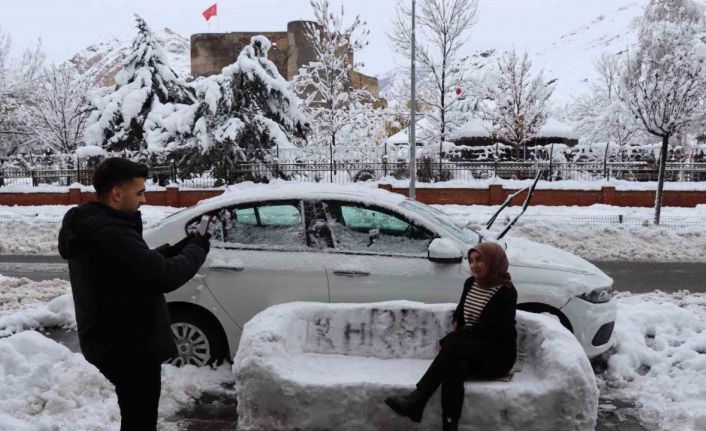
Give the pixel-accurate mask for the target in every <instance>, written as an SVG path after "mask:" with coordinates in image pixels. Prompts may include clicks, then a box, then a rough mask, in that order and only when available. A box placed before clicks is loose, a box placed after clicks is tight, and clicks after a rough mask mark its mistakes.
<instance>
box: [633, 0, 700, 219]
mask: <svg viewBox="0 0 706 431" xmlns="http://www.w3.org/2000/svg"><path fill="white" fill-rule="evenodd" d="M637 24H638V26H637V27H638V43H637V47H636V49H635V50H634V51H632V52H629V53H628V54H627V55H626V68H625V71H624V73H623V75H622V85H621V92H620V97H621V99H622V100H623V101H624V102H625V103H626V104H627V106H628V108H629V109H630V112H631V113H632V114H633V115H634V116H635V117H636V118H637V119H638V121H639V123H640V124H641V127H642V128H643V129H644V131H646V132H647V133H650V134H652V135H654V136H658V137H661V138H662V147H661V151H660V158H659V174H658V180H657V193H656V197H655V217H654V223H655V224H659V222H660V213H661V208H662V191H663V189H664V173H665V168H666V163H667V150H668V147H669V140H670V138H671V137H672V136H674V135H675V134H677V133H679V132H684V131H686V130H688V129H689V128H690V127H693V126H694V124H698V123H700V122H703V121H704V118H705V114H706V110H705V107H706V104H705V103H704V102H705V100H704V95H705V94H706V69H705V68H704V60H706V38H705V37H704V33H706V19H705V18H704V13H703V7H702V6H701V5H699V4H697V3H695V2H694V1H692V0H651V1H650V2H649V4H648V5H647V7H646V9H645V14H644V16H643V17H642V18H641V19H640V20H639V21H638V23H637Z"/></svg>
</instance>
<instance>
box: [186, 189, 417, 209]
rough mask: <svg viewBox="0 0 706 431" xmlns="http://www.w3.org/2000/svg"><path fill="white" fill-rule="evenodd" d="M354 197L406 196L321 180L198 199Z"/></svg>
mask: <svg viewBox="0 0 706 431" xmlns="http://www.w3.org/2000/svg"><path fill="white" fill-rule="evenodd" d="M332 198H350V199H351V200H355V201H358V202H362V203H365V204H370V205H373V204H378V205H380V204H382V205H388V206H397V205H399V204H400V203H402V202H403V201H404V200H406V199H407V197H406V196H404V195H401V194H398V193H392V192H389V191H387V190H383V189H379V188H376V187H371V186H369V185H354V184H347V185H337V184H317V183H293V184H292V183H274V184H253V183H248V184H241V185H238V186H235V187H229V188H228V189H226V191H225V192H224V193H223V194H222V195H220V196H216V197H213V198H210V199H206V200H203V201H201V202H199V203H198V207H199V208H200V209H213V208H218V207H220V206H222V205H228V204H232V203H239V202H256V201H265V200H286V199H332Z"/></svg>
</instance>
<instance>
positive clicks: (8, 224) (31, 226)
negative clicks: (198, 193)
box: [0, 205, 179, 255]
mask: <svg viewBox="0 0 706 431" xmlns="http://www.w3.org/2000/svg"><path fill="white" fill-rule="evenodd" d="M70 208H72V206H70V205H46V206H12V207H9V206H0V255H3V254H20V255H25V254H58V251H57V238H58V236H59V228H61V220H62V219H63V217H64V214H66V211H68V210H69V209H70ZM140 210H141V212H142V219H143V222H144V223H145V225H147V226H149V225H150V224H152V223H154V222H156V221H159V220H161V219H162V218H164V217H166V216H167V215H169V214H171V213H173V212H175V211H178V210H179V208H174V207H162V206H149V205H146V206H143V207H142V208H141V209H140Z"/></svg>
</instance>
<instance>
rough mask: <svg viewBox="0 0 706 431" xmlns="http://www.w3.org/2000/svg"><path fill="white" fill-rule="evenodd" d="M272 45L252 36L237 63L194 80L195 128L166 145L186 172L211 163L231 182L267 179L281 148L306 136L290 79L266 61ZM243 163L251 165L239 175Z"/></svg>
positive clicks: (304, 125)
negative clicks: (195, 102) (196, 102)
mask: <svg viewBox="0 0 706 431" xmlns="http://www.w3.org/2000/svg"><path fill="white" fill-rule="evenodd" d="M270 48H271V43H270V41H269V40H268V39H267V38H266V37H264V36H254V37H253V38H252V39H251V41H250V45H248V46H246V47H245V48H243V50H242V51H241V53H240V55H239V56H238V58H237V60H236V62H235V63H233V64H231V65H230V66H226V67H225V68H223V71H222V72H221V73H220V74H219V75H213V76H209V77H207V78H202V79H199V80H197V81H195V82H194V83H193V85H194V87H195V88H196V92H197V96H198V98H199V99H200V100H202V102H201V103H200V104H199V105H192V106H191V107H189V108H188V109H189V110H191V113H190V115H192V116H193V128H192V130H191V133H190V134H189V136H184V137H182V138H181V139H177V140H176V141H175V142H174V143H173V144H171V145H169V146H167V149H168V150H169V151H170V153H171V157H172V158H173V159H175V160H177V162H178V164H179V166H180V167H181V169H180V172H182V173H183V174H184V175H188V174H191V173H199V172H203V171H205V170H207V169H210V168H213V169H214V171H213V172H214V175H215V176H216V177H217V178H219V179H221V180H224V181H226V182H228V183H232V182H235V181H240V180H248V179H249V180H258V181H260V180H264V178H265V177H266V175H265V173H266V172H265V171H264V170H268V169H269V168H270V162H271V161H272V158H273V155H274V154H275V153H276V151H277V149H278V148H280V149H286V148H291V147H293V146H294V144H293V141H294V140H295V139H303V138H304V137H305V135H306V133H307V132H308V130H309V124H308V122H307V120H306V118H305V116H304V115H303V113H302V112H301V110H300V109H299V99H298V98H297V96H296V95H295V94H294V92H293V91H292V89H291V88H290V85H289V83H288V82H287V81H286V80H285V79H284V78H283V77H282V76H281V75H280V74H279V72H278V71H277V66H275V64H274V63H272V62H271V61H270V60H268V58H267V53H268V51H269V50H270ZM243 162H250V163H251V169H250V170H249V171H248V172H245V173H244V175H241V176H236V175H235V174H236V173H237V172H242V165H241V164H242V163H243ZM239 167H240V168H241V169H239Z"/></svg>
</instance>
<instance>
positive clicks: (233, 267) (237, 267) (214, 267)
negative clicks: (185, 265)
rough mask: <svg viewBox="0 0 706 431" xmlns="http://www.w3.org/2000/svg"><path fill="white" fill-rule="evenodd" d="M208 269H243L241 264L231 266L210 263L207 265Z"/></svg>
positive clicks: (239, 270)
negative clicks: (210, 264)
mask: <svg viewBox="0 0 706 431" xmlns="http://www.w3.org/2000/svg"><path fill="white" fill-rule="evenodd" d="M208 269H210V270H211V271H235V272H241V271H243V270H245V268H243V267H242V266H231V265H212V266H209V267H208Z"/></svg>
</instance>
